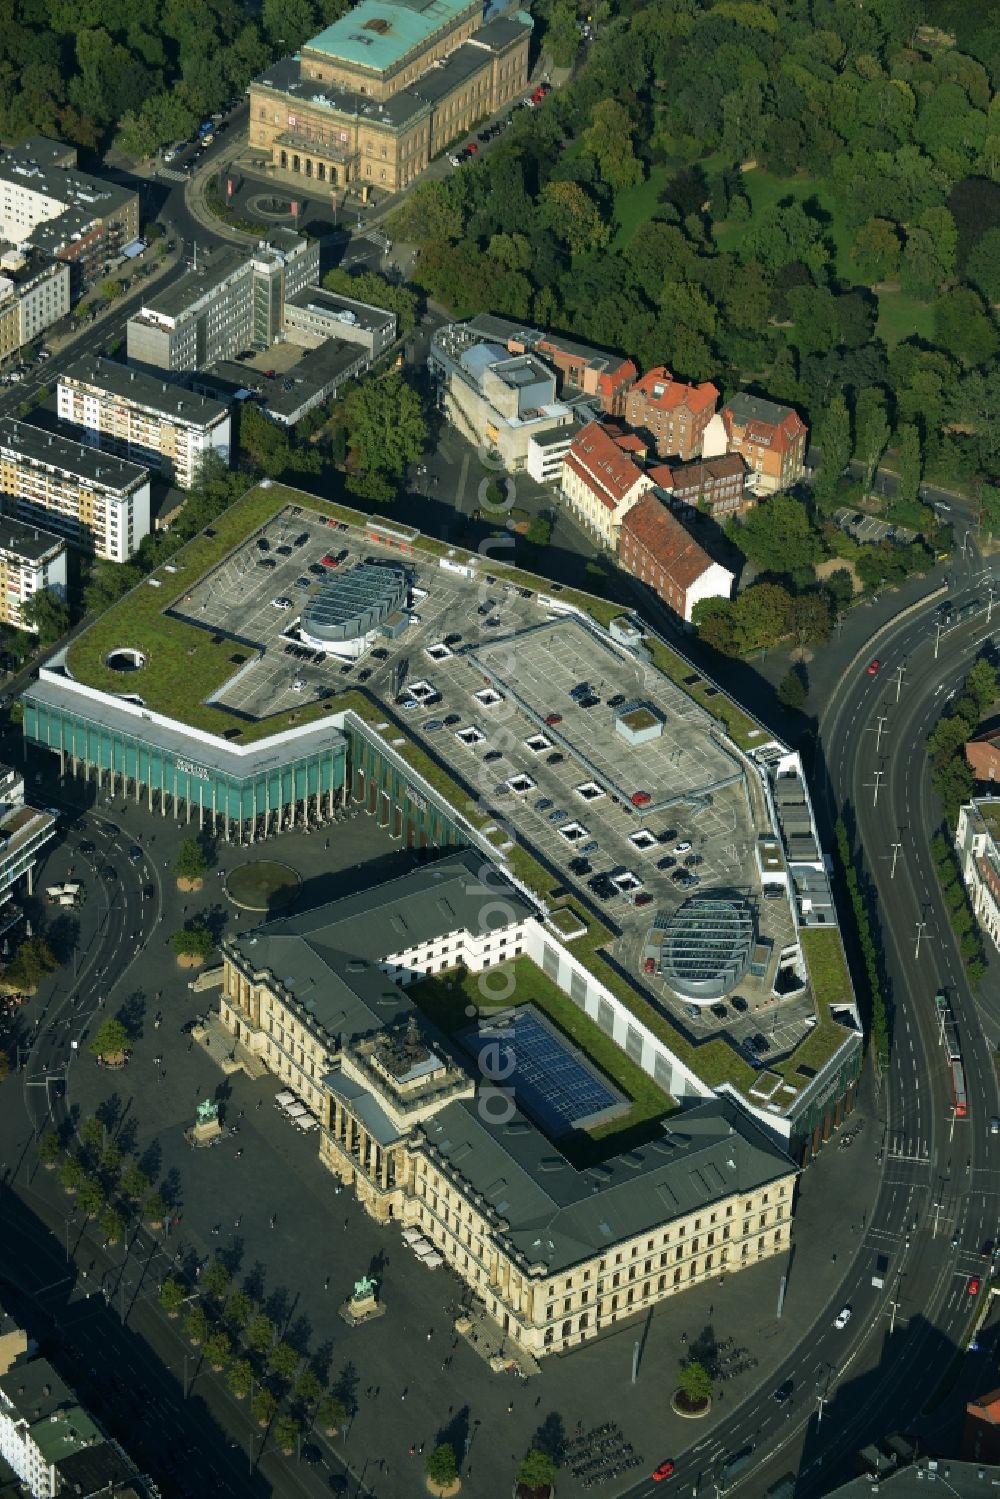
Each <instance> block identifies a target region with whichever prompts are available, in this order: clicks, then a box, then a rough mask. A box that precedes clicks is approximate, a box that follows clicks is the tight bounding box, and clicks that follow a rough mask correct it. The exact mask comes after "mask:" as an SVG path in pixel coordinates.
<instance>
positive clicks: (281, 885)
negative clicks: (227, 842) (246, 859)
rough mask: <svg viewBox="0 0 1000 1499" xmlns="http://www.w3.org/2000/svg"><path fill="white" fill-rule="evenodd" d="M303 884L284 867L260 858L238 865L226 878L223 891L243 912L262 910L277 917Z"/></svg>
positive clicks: (289, 903)
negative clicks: (256, 860)
mask: <svg viewBox="0 0 1000 1499" xmlns="http://www.w3.org/2000/svg"><path fill="white" fill-rule="evenodd" d="M301 883H302V881H301V880H300V879H299V877H298V875H297V874H296V873H295V870H294V869H291V868H289V866H288V865H287V864H278V863H276V862H274V861H273V860H269V859H262V860H260V861H258V862H254V863H248V864H240V865H239V866H238V868H236V869H234V870H232V872H231V873H230V874H228V875H227V876H226V883H225V891H226V894H227V895H228V897H229V899H230V900H231V901H232V903H233V905H234V906H239V907H240V909H241V910H242V911H265V912H267V913H268V915H276V914H277V913H278V912H279V911H284V910H287V908H288V907H289V906H290V905H291V904H292V902H293V901H294V899H295V897H296V895H297V894H298V890H299V886H300V885H301Z"/></svg>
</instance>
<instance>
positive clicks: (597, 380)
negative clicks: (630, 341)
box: [534, 333, 639, 416]
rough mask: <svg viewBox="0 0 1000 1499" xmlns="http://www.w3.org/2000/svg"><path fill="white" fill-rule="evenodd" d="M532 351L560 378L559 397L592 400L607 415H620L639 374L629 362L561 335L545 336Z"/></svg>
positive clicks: (623, 413)
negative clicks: (588, 398) (573, 395)
mask: <svg viewBox="0 0 1000 1499" xmlns="http://www.w3.org/2000/svg"><path fill="white" fill-rule="evenodd" d="M534 352H535V353H536V354H540V355H541V357H542V358H543V359H547V360H548V361H549V363H550V364H553V365H555V367H556V369H557V370H558V371H559V374H560V375H561V376H562V386H561V389H560V395H561V396H563V397H565V398H569V397H570V396H571V395H572V394H578V395H582V396H587V397H590V398H591V399H592V400H595V401H596V402H597V403H598V405H599V406H600V408H601V410H602V411H603V412H604V413H605V414H606V415H607V416H624V415H625V402H626V398H627V396H628V393H629V391H630V390H631V389H632V386H633V385H634V384H635V381H636V377H637V376H638V373H639V371H638V370H637V369H636V367H635V365H634V364H633V362H632V360H631V359H627V358H623V356H622V355H621V354H606V353H604V352H603V350H601V349H594V348H591V347H590V346H589V345H588V344H581V343H576V342H575V341H574V340H573V339H569V338H564V337H563V335H562V334H561V333H546V334H544V335H543V337H542V338H540V339H539V340H538V342H537V343H536V344H535V349H534Z"/></svg>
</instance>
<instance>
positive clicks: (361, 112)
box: [249, 3, 531, 193]
mask: <svg viewBox="0 0 1000 1499" xmlns="http://www.w3.org/2000/svg"><path fill="white" fill-rule="evenodd" d="M362 8H363V7H359V8H358V12H352V13H351V14H350V15H349V16H347V17H344V18H343V22H345V23H346V22H349V21H350V20H351V15H354V14H356V13H357V14H358V15H359V21H358V23H356V26H355V29H354V30H353V32H350V33H348V31H346V30H344V28H343V27H342V25H341V23H334V25H333V26H331V27H328V28H327V30H326V31H325V32H323V33H322V34H321V35H320V36H319V37H316V38H314V39H313V41H311V42H308V43H306V45H305V46H304V47H303V48H302V51H301V54H300V55H299V57H297V58H284V59H282V60H281V61H280V62H278V63H276V64H275V65H274V66H273V67H272V68H270V69H268V71H267V72H266V73H264V74H263V75H262V76H261V77H260V78H258V79H256V80H255V81H254V83H252V84H251V87H250V124H249V140H250V145H251V147H253V148H255V149H257V150H260V151H263V152H266V153H267V154H268V155H269V156H270V162H271V167H272V168H273V170H274V171H275V173H276V175H280V176H281V177H282V179H283V180H291V181H293V180H294V179H295V178H299V179H303V180H305V181H306V182H310V183H311V184H313V185H314V186H321V187H323V188H329V189H331V190H334V191H336V190H337V189H339V188H343V187H345V186H353V187H361V188H364V189H378V190H380V191H384V192H386V193H391V192H396V191H398V190H399V189H400V188H405V187H407V186H409V184H410V183H412V182H413V181H414V179H415V178H416V177H418V176H419V175H420V173H421V172H422V171H423V170H424V169H425V168H426V167H427V165H428V164H429V162H430V161H431V160H432V158H433V157H435V156H437V155H438V154H439V153H440V152H441V151H443V150H444V149H445V148H446V147H447V146H448V145H450V144H451V143H452V142H453V141H455V140H457V138H458V137H459V136H461V135H463V134H465V133H466V132H467V131H469V130H470V129H471V128H472V127H473V126H474V125H475V124H476V123H477V122H478V121H480V120H482V119H484V118H486V117H487V116H488V115H491V114H493V113H495V112H496V111H498V110H500V109H503V108H504V107H506V106H507V105H509V104H511V103H512V102H513V100H514V99H516V98H517V97H518V96H519V95H520V94H521V93H523V91H524V88H525V86H526V83H527V79H528V44H529V40H530V36H531V29H530V25H529V24H528V23H527V22H526V21H524V20H521V19H513V18H511V19H508V18H507V17H503V16H501V17H497V18H495V19H494V20H493V21H490V22H487V23H486V25H483V24H482V8H481V6H478V5H477V6H471V7H465V9H464V10H463V9H459V10H457V11H456V12H455V13H454V14H453V15H452V18H451V20H450V21H448V22H447V23H445V24H442V25H441V26H440V27H439V28H438V29H437V30H434V31H432V32H431V33H430V34H429V35H427V36H426V37H424V38H423V39H417V40H415V41H414V42H413V44H412V45H411V46H409V48H408V49H406V48H404V49H403V50H402V51H401V53H400V55H399V56H398V57H397V56H394V57H393V60H392V62H391V65H387V66H385V67H378V66H376V65H374V64H365V63H361V62H357V61H355V60H353V59H352V57H351V55H350V54H351V51H352V49H355V50H356V46H357V43H358V42H359V40H363V39H364V38H362V37H361V33H360V31H359V30H358V29H357V27H363V26H368V27H373V28H374V27H375V26H378V25H380V24H381V22H380V21H379V19H378V18H374V19H373V20H369V21H367V22H364V21H362V20H361V19H360V12H361V10H362ZM385 9H386V12H387V14H388V15H389V17H390V20H389V21H387V23H386V27H385V30H384V31H382V32H379V31H374V32H373V36H372V37H371V38H368V39H369V40H373V41H379V42H384V40H385V37H386V35H387V34H388V33H390V32H391V30H392V22H391V16H392V12H393V9H394V7H393V6H392V5H391V4H389V3H387V4H386V6H385Z"/></svg>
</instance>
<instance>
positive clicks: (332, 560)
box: [319, 552, 337, 567]
mask: <svg viewBox="0 0 1000 1499" xmlns="http://www.w3.org/2000/svg"><path fill="white" fill-rule="evenodd" d="M319 560H320V561H321V562H322V564H323V566H324V567H336V566H337V559H336V557H335V556H334V555H333V553H332V552H327V554H326V556H325V557H321V558H320V559H319Z"/></svg>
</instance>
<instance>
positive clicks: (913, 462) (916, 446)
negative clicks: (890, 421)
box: [893, 422, 923, 504]
mask: <svg viewBox="0 0 1000 1499" xmlns="http://www.w3.org/2000/svg"><path fill="white" fill-rule="evenodd" d="M893 467H894V468H895V470H896V473H897V474H898V475H899V486H898V489H897V491H896V493H897V498H898V499H900V500H903V501H905V502H907V503H911V504H912V502H913V501H914V500H915V499H916V498H917V496H918V494H919V493H920V478H921V475H922V473H923V454H922V451H921V444H920V430H919V428H918V427H917V426H916V425H915V424H914V423H913V422H904V423H903V425H902V426H901V427H900V428H899V430H898V431H897V433H896V456H895V461H894V464H893Z"/></svg>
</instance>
